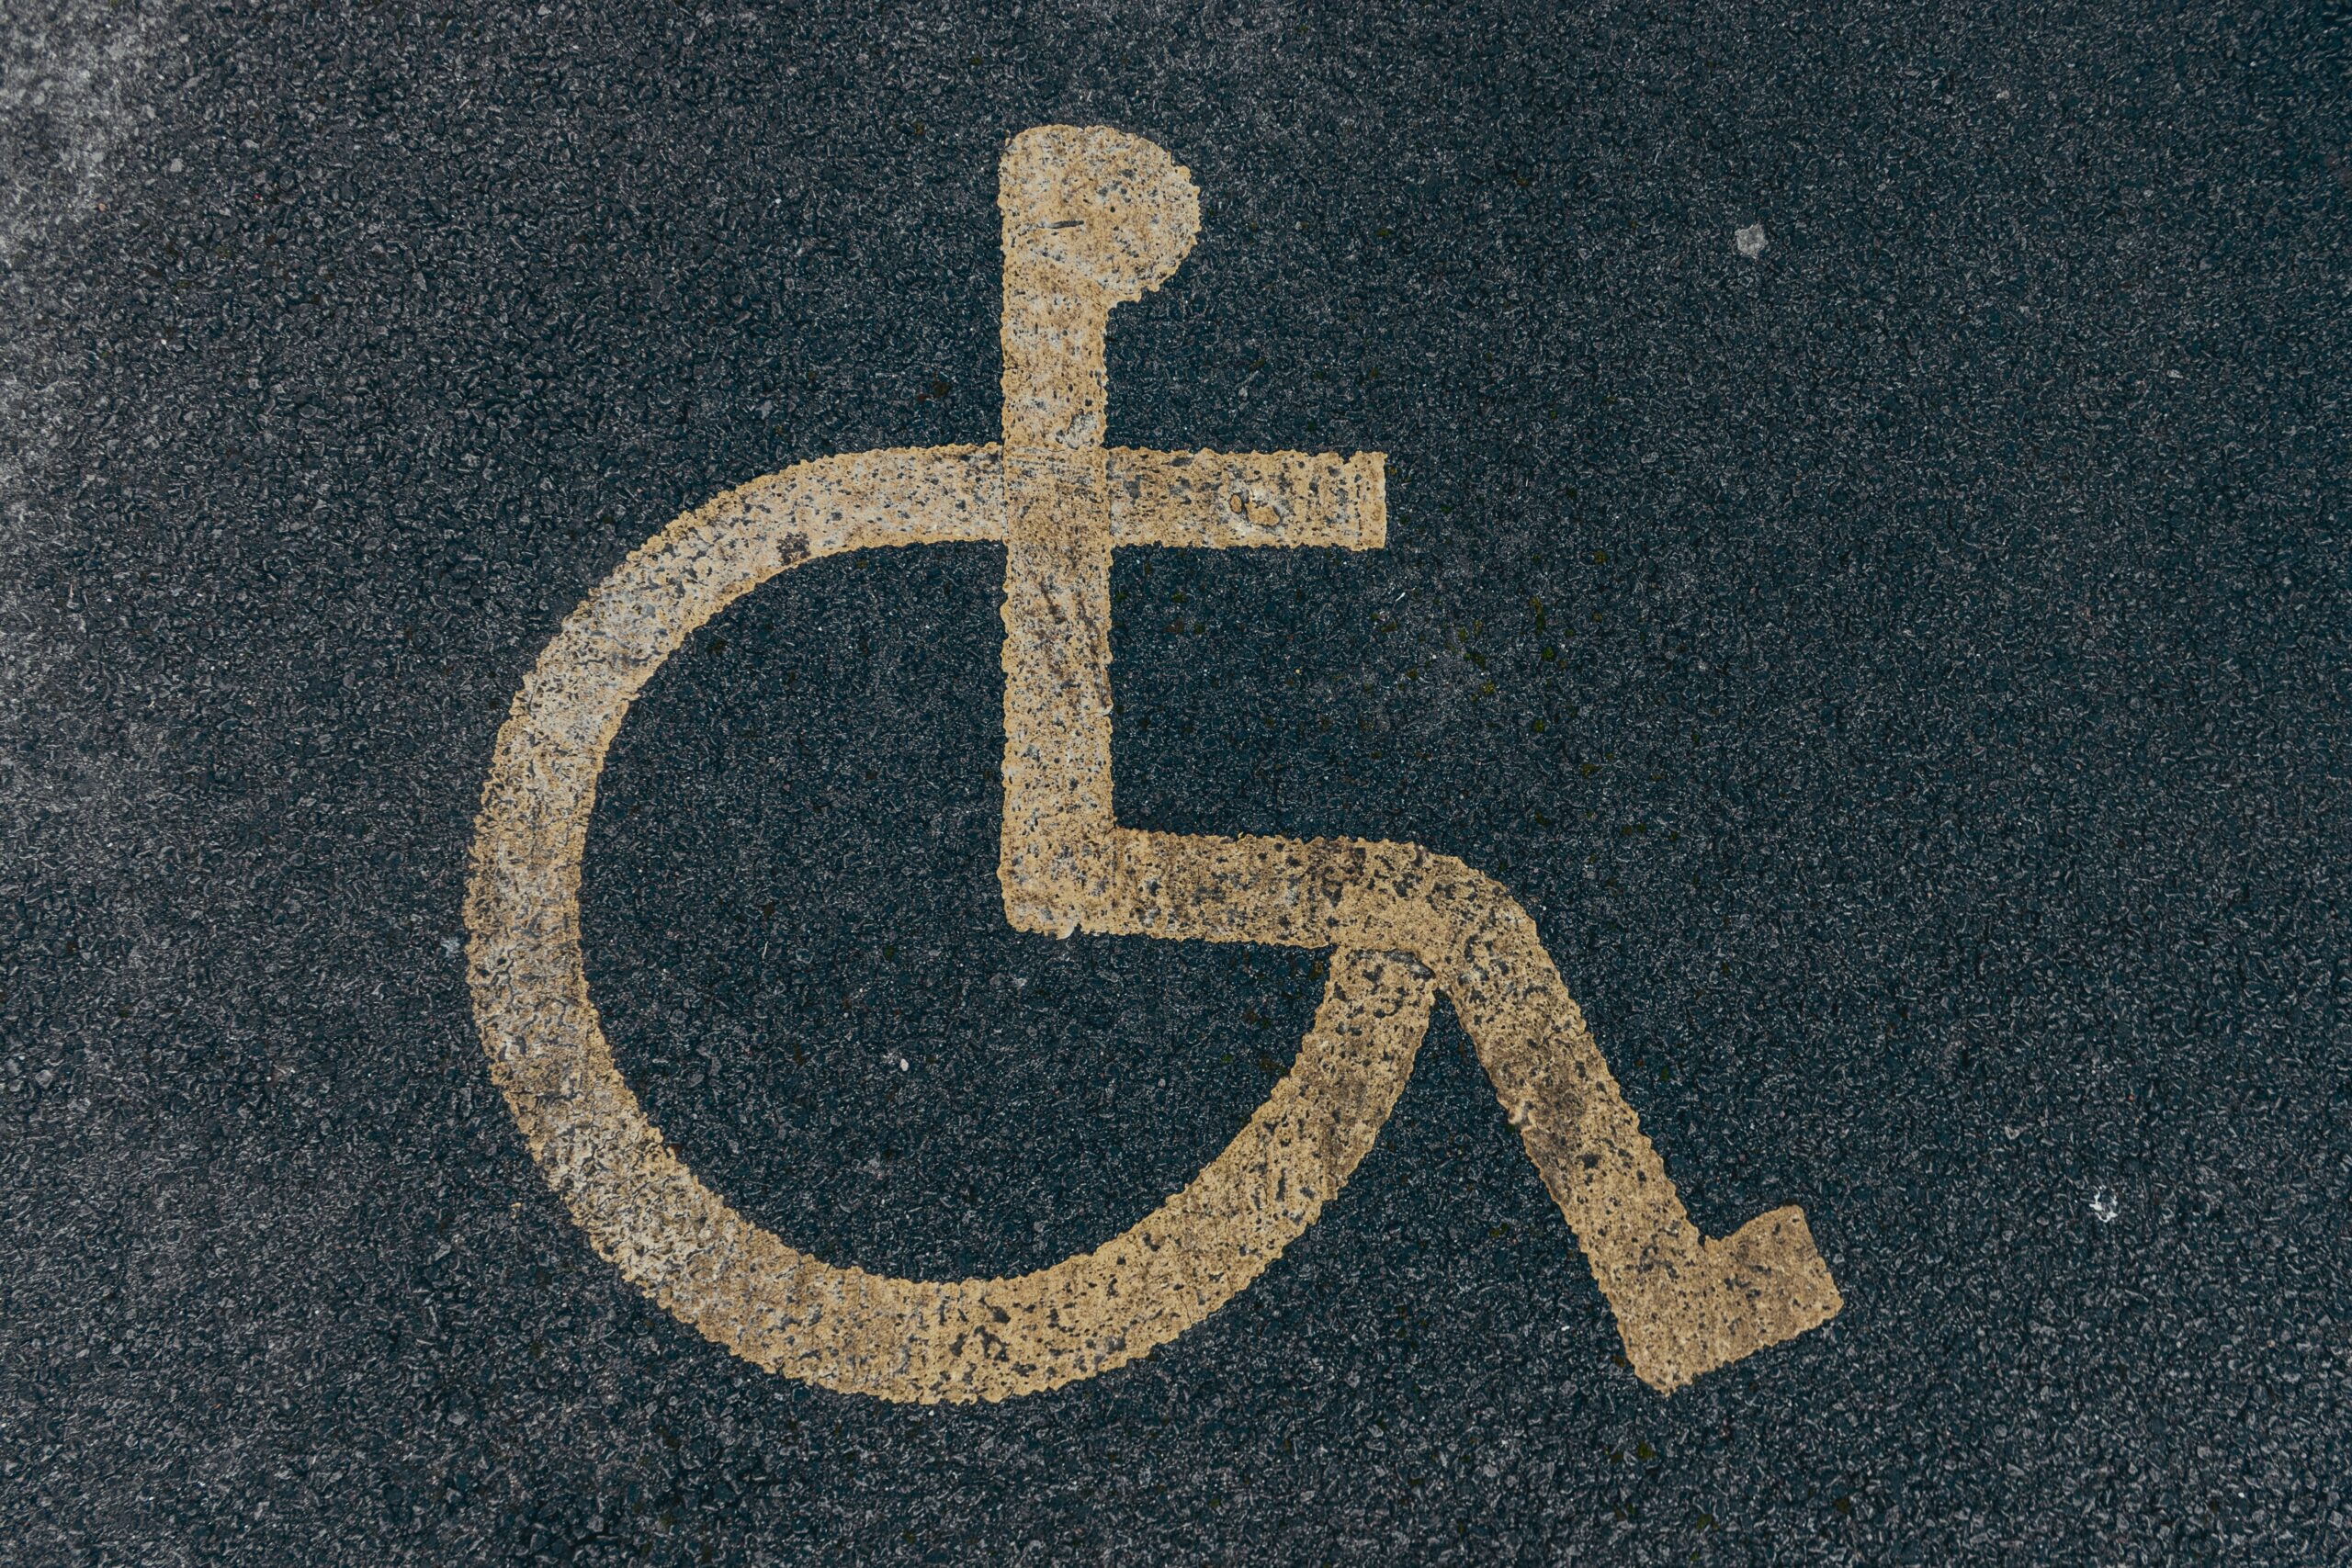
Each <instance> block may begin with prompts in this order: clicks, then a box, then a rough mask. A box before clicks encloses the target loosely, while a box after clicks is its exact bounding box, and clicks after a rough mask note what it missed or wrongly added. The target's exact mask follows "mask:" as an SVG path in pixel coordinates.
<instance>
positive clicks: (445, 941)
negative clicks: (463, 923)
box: [441, 936, 465, 958]
mask: <svg viewBox="0 0 2352 1568" xmlns="http://www.w3.org/2000/svg"><path fill="white" fill-rule="evenodd" d="M464 945H465V944H464V943H463V942H459V941H458V939H457V938H456V937H453V936H445V937H443V938H442V939H441V956H442V957H444V958H455V957H457V956H458V948H460V947H462V946H464Z"/></svg>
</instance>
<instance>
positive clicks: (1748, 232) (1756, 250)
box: [1731, 223, 1764, 261]
mask: <svg viewBox="0 0 2352 1568" xmlns="http://www.w3.org/2000/svg"><path fill="white" fill-rule="evenodd" d="M1731 243H1733V244H1735V245H1736V246H1738V247H1739V254H1741V255H1744V256H1746V257H1747V259H1748V260H1750V261H1754V260H1755V259H1756V258H1757V257H1758V256H1760V255H1762V254H1764V225H1763V224H1761V223H1750V224H1749V225H1748V226H1747V228H1745V229H1742V230H1740V231H1738V232H1736V233H1735V234H1734V235H1732V237H1731Z"/></svg>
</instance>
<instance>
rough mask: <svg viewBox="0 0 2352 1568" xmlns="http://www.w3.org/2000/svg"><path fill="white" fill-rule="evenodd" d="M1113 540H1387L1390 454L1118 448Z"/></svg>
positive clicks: (1225, 545)
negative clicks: (1384, 465) (1386, 463)
mask: <svg viewBox="0 0 2352 1568" xmlns="http://www.w3.org/2000/svg"><path fill="white" fill-rule="evenodd" d="M1105 456H1106V457H1107V458H1108V459H1109V461H1108V464H1107V468H1108V472H1107V473H1106V475H1105V478H1106V479H1107V480H1108V485H1107V489H1108V492H1109V501H1110V512H1111V543H1112V544H1113V545H1114V546H1135V545H1162V546H1170V547H1193V548H1197V549H1213V550H1221V549H1230V548H1232V547H1235V546H1238V545H1289V546H1308V545H1320V546H1326V547H1337V548H1340V549H1347V550H1376V549H1379V548H1380V547H1382V546H1383V545H1385V544H1386V543H1387V542H1388V501H1387V482H1386V479H1385V476H1384V473H1383V469H1382V461H1383V457H1382V454H1380V453H1378V452H1359V453H1357V454H1356V455H1355V456H1354V457H1340V456H1338V455H1336V454H1334V453H1329V452H1320V453H1307V452H1148V451H1137V450H1135V449H1133V448H1130V447H1124V446H1114V447H1112V448H1111V449H1110V451H1109V452H1108V453H1106V454H1105Z"/></svg>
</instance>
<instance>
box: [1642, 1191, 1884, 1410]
mask: <svg viewBox="0 0 2352 1568" xmlns="http://www.w3.org/2000/svg"><path fill="white" fill-rule="evenodd" d="M1845 1304H1846V1303H1845V1300H1844V1298H1843V1297H1841V1296H1839V1295H1838V1286H1837V1283H1836V1281H1834V1280H1831V1279H1830V1278H1829V1266H1828V1265H1827V1264H1826V1263H1824V1262H1823V1261H1822V1260H1821V1253H1820V1251H1819V1249H1817V1248H1816V1247H1815V1246H1814V1245H1813V1231H1812V1229H1811V1228H1810V1227H1809V1226H1807V1225H1806V1224H1805V1223H1804V1210H1803V1209H1799V1208H1795V1207H1790V1208H1786V1209H1775V1210H1773V1211H1772V1212H1771V1213H1769V1214H1759V1215H1758V1216H1757V1217H1756V1218H1755V1219H1752V1220H1750V1221H1748V1222H1747V1224H1744V1225H1742V1226H1740V1227H1739V1229H1738V1230H1737V1231H1736V1232H1734V1233H1733V1234H1732V1235H1727V1236H1725V1237H1724V1238H1723V1239H1722V1240H1720V1241H1713V1240H1702V1241H1701V1242H1700V1244H1699V1257H1698V1258H1697V1259H1696V1260H1695V1262H1694V1263H1691V1264H1686V1265H1685V1266H1683V1267H1682V1268H1680V1269H1676V1268H1673V1267H1671V1266H1668V1265H1664V1264H1660V1265H1658V1266H1657V1269H1656V1271H1655V1272H1654V1273H1652V1274H1650V1275H1649V1277H1648V1278H1646V1279H1645V1280H1643V1281H1642V1285H1641V1289H1640V1294H1639V1299H1638V1301H1637V1302H1620V1301H1616V1300H1612V1301H1611V1306H1612V1307H1614V1308H1615V1309H1616V1314H1617V1333H1618V1336H1619V1337H1621V1338H1622V1339H1623V1341H1624V1344H1625V1359H1626V1360H1628V1361H1629V1362H1631V1363H1632V1364H1633V1368H1634V1376H1635V1377H1638V1378H1640V1379H1641V1380H1642V1381H1643V1382H1645V1383H1647V1384H1649V1385H1650V1386H1651V1387H1652V1388H1654V1389H1657V1391H1658V1392H1659V1393H1673V1392H1674V1391H1675V1390H1676V1389H1679V1388H1680V1387H1682V1386H1683V1385H1684V1384H1685V1383H1688V1382H1691V1379H1693V1378H1696V1377H1699V1376H1700V1375H1702V1373H1706V1372H1711V1371H1714V1370H1715V1369H1716V1368H1717V1367H1723V1366H1728V1365H1730V1364H1731V1363H1732V1362H1734V1361H1736V1360H1738V1359H1741V1358H1742V1357H1744V1356H1751V1355H1753V1354H1755V1353H1756V1352H1757V1351H1758V1350H1761V1349H1763V1348H1766V1347H1768V1346H1771V1345H1778V1344H1780V1343H1781V1341H1782V1340H1784V1339H1793V1338H1795V1337H1797V1336H1798V1335H1800V1334H1803V1333H1804V1331H1805V1330H1806V1329H1808V1328H1818V1327H1820V1326H1821V1325H1823V1324H1825V1323H1826V1322H1828V1321H1829V1320H1830V1319H1831V1318H1833V1317H1835V1316H1837V1315H1838V1309H1839V1308H1840V1307H1842V1306H1844V1305H1845Z"/></svg>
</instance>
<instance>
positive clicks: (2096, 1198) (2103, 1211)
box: [2091, 1187, 2123, 1225]
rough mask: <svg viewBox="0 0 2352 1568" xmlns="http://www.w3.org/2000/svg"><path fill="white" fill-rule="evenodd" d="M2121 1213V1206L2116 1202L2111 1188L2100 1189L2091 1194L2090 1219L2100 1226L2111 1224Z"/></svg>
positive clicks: (2113, 1190)
mask: <svg viewBox="0 0 2352 1568" xmlns="http://www.w3.org/2000/svg"><path fill="white" fill-rule="evenodd" d="M2122 1212H2123V1205H2122V1204H2121V1203H2120V1202H2118V1201H2116V1197H2115V1189H2113V1188H2112V1187H2102V1188H2100V1189H2099V1190H2098V1191H2096V1192H2094V1193H2092V1194H2091V1218H2093V1219H2095V1220H2097V1221H2098V1223H2099V1224H2103V1225H2111V1224H2114V1223H2115V1216H2116V1215H2118V1214H2120V1213H2122Z"/></svg>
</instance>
